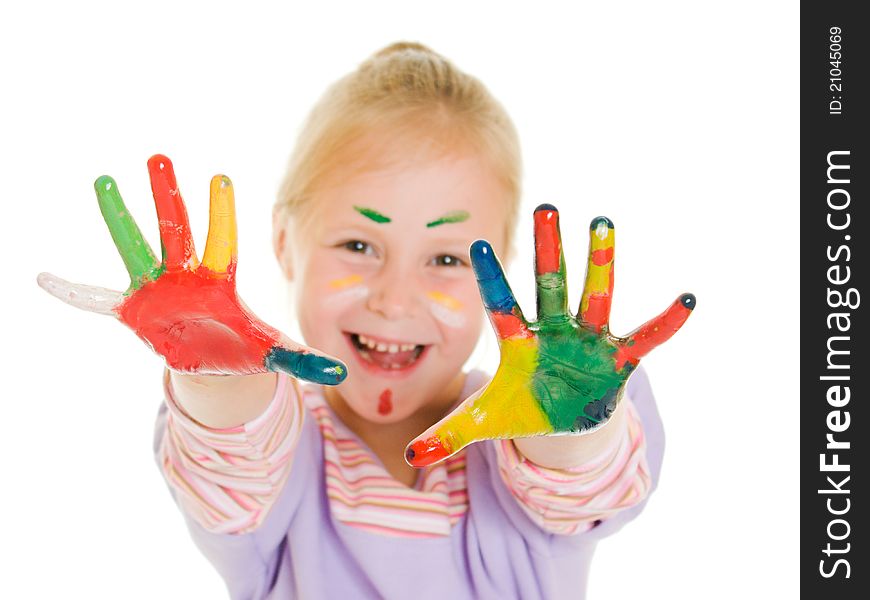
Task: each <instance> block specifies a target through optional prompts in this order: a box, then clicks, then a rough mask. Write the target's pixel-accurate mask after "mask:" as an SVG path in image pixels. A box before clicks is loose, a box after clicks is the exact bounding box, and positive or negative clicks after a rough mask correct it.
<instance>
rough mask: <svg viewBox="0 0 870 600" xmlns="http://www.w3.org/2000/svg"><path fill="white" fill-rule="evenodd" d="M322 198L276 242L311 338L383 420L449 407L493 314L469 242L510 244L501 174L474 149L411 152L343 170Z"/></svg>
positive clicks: (346, 394) (360, 407) (354, 404)
mask: <svg viewBox="0 0 870 600" xmlns="http://www.w3.org/2000/svg"><path fill="white" fill-rule="evenodd" d="M339 171H340V169H339ZM312 202H314V203H315V205H314V207H312V209H311V210H313V211H315V212H314V215H313V216H312V218H311V219H310V223H311V225H310V227H308V228H307V229H306V230H305V231H303V232H301V233H300V232H298V231H297V232H296V236H295V237H296V238H297V239H287V243H285V244H279V248H278V252H279V258H280V260H281V262H282V264H283V265H284V267H285V271H286V272H287V273H288V276H290V277H291V278H292V279H293V280H294V281H295V283H296V285H295V289H296V301H297V308H298V317H299V323H300V327H301V330H302V334H303V336H304V338H305V342H306V343H307V344H308V345H310V346H312V347H314V348H317V349H319V350H321V351H323V352H326V353H328V354H331V355H333V356H337V357H339V358H341V359H342V360H343V361H344V362H345V363H346V364H347V366H348V377H347V379H346V380H345V382H344V383H342V384H341V385H340V386H339V387H338V388H336V390H335V391H336V392H337V394H340V396H341V399H343V400H344V402H345V403H346V404H347V406H348V407H350V409H352V410H353V411H354V412H356V413H357V415H359V416H360V417H362V418H364V419H366V420H368V421H372V422H376V423H378V422H379V423H395V422H398V421H401V420H403V419H406V418H408V417H410V416H412V415H414V414H415V413H418V411H421V410H422V411H424V412H425V411H426V410H427V409H428V410H431V409H432V407H433V406H441V407H445V408H446V407H447V406H449V405H450V404H451V403H452V401H453V400H455V395H456V393H457V392H458V389H459V385H460V384H461V381H462V373H461V368H462V365H463V363H464V362H465V361H466V360H467V359H468V357H469V356H470V354H471V352H472V350H473V349H474V346H475V344H476V342H477V340H478V337H479V336H480V332H481V326H482V323H483V317H484V314H483V310H482V303H481V300H480V296H479V294H478V291H477V284H476V282H475V279H474V273H473V271H472V269H471V265H470V264H469V259H468V247H469V245H470V244H471V243H472V242H473V241H474V240H476V239H479V238H483V239H486V240H488V241H489V242H490V243H491V244H492V246H493V248H494V249H495V250H496V252H498V253H503V252H504V244H505V240H504V215H505V210H506V206H507V197H506V192H505V191H504V189H503V187H502V185H501V184H500V182H499V181H498V179H497V178H496V177H495V176H494V175H493V174H492V172H491V170H490V168H489V167H488V166H487V165H486V164H485V163H484V162H483V161H482V160H480V159H478V158H476V157H475V156H474V155H473V154H465V153H463V154H458V155H448V156H445V157H441V158H437V159H433V158H431V157H429V158H421V157H417V158H413V157H412V158H406V159H404V160H402V161H400V162H398V163H394V164H392V165H390V166H389V167H385V168H383V169H380V170H373V171H365V172H362V173H356V174H349V173H342V172H335V173H333V175H332V176H331V177H330V178H329V182H327V183H326V184H324V185H322V186H320V191H318V192H317V193H316V195H315V197H314V198H313V199H312ZM280 226H281V227H286V226H285V225H280ZM290 235H291V234H290V233H289V231H288V233H287V237H288V238H289V236H290ZM281 237H283V236H281V235H280V232H279V238H281ZM450 396H452V397H450Z"/></svg>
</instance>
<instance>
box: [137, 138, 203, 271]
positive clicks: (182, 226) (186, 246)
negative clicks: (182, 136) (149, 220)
mask: <svg viewBox="0 0 870 600" xmlns="http://www.w3.org/2000/svg"><path fill="white" fill-rule="evenodd" d="M148 174H149V176H150V177H151V192H152V193H153V194H154V205H155V206H156V207H157V222H158V224H159V226H160V245H161V246H162V247H163V265H164V266H165V267H166V269H167V270H168V271H177V270H180V269H193V268H195V267H196V250H195V249H194V246H193V237H192V236H191V234H190V222H189V221H188V219H187V209H186V208H185V207H184V200H182V198H181V192H180V191H179V190H178V183H177V182H176V180H175V170H174V169H173V168H172V161H170V160H169V159H168V158H167V157H165V156H163V155H162V154H155V155H154V156H152V157H151V158H149V159H148Z"/></svg>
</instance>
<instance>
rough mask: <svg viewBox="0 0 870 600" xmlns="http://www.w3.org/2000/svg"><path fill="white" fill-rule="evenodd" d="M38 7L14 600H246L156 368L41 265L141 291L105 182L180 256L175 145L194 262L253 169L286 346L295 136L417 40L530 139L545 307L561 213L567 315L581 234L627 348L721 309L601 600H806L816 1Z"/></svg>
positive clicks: (686, 361) (12, 187)
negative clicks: (806, 162) (660, 467)
mask: <svg viewBox="0 0 870 600" xmlns="http://www.w3.org/2000/svg"><path fill="white" fill-rule="evenodd" d="M15 4H16V6H15V8H11V9H10V8H3V9H2V11H3V14H2V15H0V50H2V57H3V58H2V63H0V68H2V71H3V75H2V81H0V86H2V94H0V103H2V111H0V119H2V133H0V137H2V157H0V158H2V163H0V172H2V179H3V186H4V193H3V198H2V206H3V208H2V210H3V214H4V219H3V237H2V248H3V255H4V259H5V260H4V263H5V265H6V266H5V269H4V271H5V277H4V281H3V283H2V286H3V289H2V297H3V299H2V303H3V316H4V326H3V328H2V340H3V344H2V352H3V357H2V359H3V364H4V369H3V371H4V379H5V383H6V385H5V390H4V393H3V397H4V398H3V410H4V413H5V414H4V417H5V418H4V432H3V434H2V436H0V438H2V445H3V447H2V456H3V473H4V475H3V484H2V487H3V493H2V502H3V508H2V514H3V517H4V526H3V531H2V534H0V538H2V540H3V542H2V546H3V549H4V555H5V558H4V560H3V563H4V564H3V572H4V574H3V584H2V586H3V590H4V591H3V595H4V596H5V597H9V598H13V597H14V598H23V597H34V598H35V597H39V598H49V597H89V598H121V597H123V598H155V597H162V598H221V597H224V592H223V584H222V582H221V581H220V580H219V578H218V576H217V575H216V574H215V572H214V571H213V570H212V568H211V567H210V565H209V564H208V563H207V562H206V561H205V560H204V559H203V558H202V557H201V556H200V555H199V554H198V552H197V550H196V549H195V547H194V546H193V543H192V542H191V541H190V540H189V539H188V537H187V532H186V530H185V528H184V526H183V523H182V519H181V517H180V515H179V513H178V511H177V510H176V508H175V506H174V505H173V504H172V502H171V500H170V497H169V494H168V493H167V491H166V489H165V486H164V483H163V481H162V480H161V478H160V476H159V474H158V471H157V468H156V467H155V465H154V463H153V459H152V454H151V449H150V448H151V435H152V426H153V419H154V415H155V413H156V410H157V406H158V403H159V402H160V397H161V392H160V374H161V361H160V360H159V359H158V358H157V357H156V356H154V355H152V354H150V353H149V352H148V351H147V350H146V349H145V348H144V347H143V346H142V344H141V342H139V341H138V340H137V339H136V338H135V337H134V336H133V335H132V334H131V333H130V332H129V331H128V330H126V329H125V328H124V327H122V326H121V325H120V324H118V323H117V322H113V320H112V319H109V318H106V317H101V316H98V315H91V314H86V313H83V312H78V311H76V310H75V309H73V308H70V307H68V306H65V305H63V304H61V303H59V302H58V301H56V300H54V299H53V298H51V297H49V296H48V295H47V294H45V293H44V292H42V291H41V290H39V289H38V288H37V286H36V283H35V279H36V274H37V273H38V272H40V271H43V270H45V271H51V272H53V273H56V274H58V275H60V276H62V277H65V278H68V279H70V280H73V281H79V282H83V283H90V284H95V285H102V286H106V287H112V288H115V289H123V288H125V287H126V283H127V282H126V274H125V271H124V268H123V266H122V263H121V261H120V259H119V258H118V256H117V255H116V254H115V249H114V247H113V245H112V242H111V239H110V237H109V235H108V232H107V231H106V229H105V227H104V225H103V223H102V222H101V219H100V215H99V211H98V209H97V204H96V200H95V198H94V195H93V190H92V183H93V180H94V179H95V178H96V177H97V176H99V175H101V174H104V173H107V174H111V175H112V176H114V177H115V179H116V180H117V181H118V183H119V186H120V189H121V191H122V193H123V194H124V197H125V199H126V201H127V204H128V206H129V208H130V210H131V211H132V212H133V213H134V215H135V216H136V219H137V220H138V222H139V224H140V226H141V228H142V229H143V231H144V232H145V234H146V236H147V237H149V239H150V240H151V242H152V245H153V246H154V247H155V248H159V242H158V240H157V235H156V232H157V226H156V220H155V217H154V212H153V203H152V200H151V198H150V192H149V190H150V188H149V184H148V178H147V171H146V168H145V161H146V160H147V158H148V157H149V156H150V155H151V154H153V153H156V152H163V153H165V154H167V155H169V156H170V157H171V158H172V159H173V161H174V162H175V166H176V172H177V174H178V178H179V183H180V185H181V187H182V190H183V191H184V193H185V198H186V200H187V203H188V209H189V212H190V216H191V220H192V225H193V228H194V232H195V235H196V239H197V244H198V247H199V248H200V249H202V247H203V243H204V239H205V232H206V227H207V213H208V208H207V203H208V183H209V179H210V177H211V176H212V175H213V174H215V173H226V174H228V175H229V176H231V177H232V179H233V181H234V183H235V188H236V196H237V203H238V211H239V216H238V222H239V229H240V231H239V236H240V240H241V250H240V270H239V289H240V294H241V295H242V297H243V298H245V299H246V301H247V302H248V304H249V305H251V306H252V307H253V308H254V310H256V311H257V313H258V314H259V315H260V316H261V317H263V318H264V319H265V320H267V321H269V322H271V323H273V324H274V325H276V326H278V327H281V328H283V329H284V330H286V331H288V332H289V333H291V334H292V333H293V332H294V329H293V326H292V321H291V312H290V311H289V310H288V308H287V294H286V291H285V290H284V288H283V284H282V280H281V276H280V273H279V270H278V268H277V265H276V263H275V261H274V259H273V258H272V255H271V248H270V207H271V204H272V202H273V201H274V198H275V193H276V190H277V187H278V183H279V181H280V178H281V176H282V173H283V168H284V166H285V164H286V161H287V158H288V156H289V154H290V151H291V148H292V146H293V142H294V139H295V134H296V132H297V131H298V128H299V127H300V125H301V123H302V121H303V119H304V117H305V115H306V113H307V111H308V110H309V108H310V107H311V105H312V104H313V103H314V101H315V100H316V99H317V97H318V96H319V95H320V94H321V93H322V92H323V90H324V89H325V87H326V86H327V85H328V84H329V83H330V82H332V81H333V80H335V79H336V78H338V77H339V76H341V75H343V74H344V73H346V72H348V71H350V70H351V69H353V68H354V67H355V66H356V65H357V64H358V63H359V62H361V61H362V60H363V59H365V58H366V57H367V56H368V55H369V54H371V53H372V52H374V51H375V50H378V49H379V48H381V47H382V46H384V45H386V44H388V43H390V42H392V41H396V40H401V39H406V40H417V41H421V42H423V43H425V44H427V45H430V46H431V47H432V48H434V49H435V50H437V51H439V52H441V53H442V54H444V55H446V56H447V57H449V58H451V59H453V60H454V61H455V62H456V63H457V65H458V66H459V67H460V68H462V69H464V70H466V71H468V72H470V73H472V74H475V75H476V76H478V77H480V78H481V79H482V80H483V81H484V82H485V83H486V84H487V85H488V86H489V88H490V89H491V90H492V91H493V93H494V94H495V95H496V96H497V97H498V98H499V99H500V100H501V101H502V102H503V104H504V105H505V106H506V108H507V110H508V111H509V113H510V114H511V115H512V117H513V119H514V120H515V122H516V125H517V127H518V129H519V132H520V138H521V141H522V144H523V151H524V158H525V167H526V168H525V194H524V198H525V200H524V208H523V214H522V220H521V222H520V229H519V232H518V250H519V257H518V259H517V260H516V261H515V262H514V264H513V267H512V269H511V272H510V274H509V277H510V279H511V282H512V285H513V287H514V289H515V290H516V291H517V293H518V296H519V299H520V302H521V303H522V304H523V305H524V306H526V307H527V310H528V312H529V313H531V312H532V311H533V309H532V306H533V302H534V300H533V289H532V283H533V276H532V268H531V250H532V244H531V218H530V216H531V210H532V208H533V207H534V206H535V205H537V204H539V203H541V202H550V203H553V204H556V205H557V206H558V207H559V208H560V209H561V211H562V232H563V236H564V238H565V245H566V250H567V261H568V267H569V273H570V275H571V281H572V284H573V285H572V289H573V292H574V294H573V296H572V298H571V302H572V305H574V306H576V303H577V301H578V300H579V294H580V285H581V283H582V273H583V268H584V261H585V258H584V256H585V249H586V244H587V234H586V230H587V229H586V228H587V224H588V222H589V220H590V219H591V218H592V217H594V216H596V215H598V214H605V215H607V216H609V217H611V218H612V219H613V220H614V221H615V223H616V225H617V232H618V246H617V247H618V261H617V264H618V271H617V284H616V297H615V301H614V306H613V321H612V325H613V330H614V331H615V332H617V333H625V332H627V331H629V330H630V329H632V328H634V327H635V326H637V325H638V324H640V323H641V322H643V321H645V320H646V319H647V318H649V317H651V316H653V315H654V314H658V312H660V311H661V310H662V309H663V308H665V307H666V306H667V305H668V304H669V303H670V302H671V301H672V300H673V299H674V298H675V297H676V296H677V294H678V293H680V292H682V291H693V292H694V293H695V294H696V295H697V297H698V308H697V310H696V311H695V314H694V315H693V316H692V318H691V319H690V321H689V322H688V323H687V325H686V327H685V328H684V329H683V331H681V332H680V333H679V334H678V335H677V336H676V337H675V338H674V339H673V340H671V341H670V342H669V343H668V344H667V345H666V346H663V347H662V348H660V349H659V350H657V351H656V352H654V353H653V354H652V355H651V356H650V357H649V358H647V359H645V360H644V363H645V365H646V367H647V369H648V371H649V373H650V376H651V379H652V383H653V387H654V390H655V392H656V395H657V398H658V403H659V409H660V411H661V413H662V417H663V419H664V423H665V427H666V431H667V436H668V437H667V453H666V457H665V463H664V471H663V474H662V478H661V482H660V486H659V489H658V491H657V492H656V493H655V494H654V495H653V497H652V498H651V500H650V502H649V505H648V507H647V509H646V511H645V513H644V514H643V515H642V516H641V518H639V519H638V520H636V521H635V522H633V523H632V524H631V525H629V526H627V527H626V528H625V529H624V530H623V531H622V532H621V533H620V534H618V535H617V536H615V537H613V538H611V539H608V540H606V541H605V542H603V543H601V545H600V546H599V549H598V552H597V554H596V557H595V560H594V565H593V569H592V574H591V583H590V590H589V597H590V598H592V599H593V600H594V599H600V598H634V597H637V596H638V595H641V594H646V595H648V596H649V597H670V598H699V597H703V598H732V597H735V596H738V595H739V596H746V597H753V598H762V597H776V598H788V597H796V594H797V557H798V548H797V544H798V511H799V503H798V499H797V483H798V458H797V441H798V385H797V378H796V373H797V370H798V365H799V362H798V326H797V319H798V308H799V297H798V283H799V271H798V224H799V219H798V145H799V144H798V133H799V131H798V107H799V100H798V82H799V77H798V7H797V3H786V2H775V3H774V2H763V3H761V2H730V3H728V4H727V5H723V4H721V3H719V4H718V7H717V6H714V5H713V4H701V3H697V2H668V3H663V2H655V3H648V2H638V3H634V4H625V3H600V2H595V3H588V4H584V5H578V4H576V3H570V4H569V3H565V4H546V3H540V2H538V3H535V4H532V3H530V2H527V3H523V4H512V5H510V6H508V5H506V4H505V3H480V2H468V1H465V2H457V3H452V2H443V1H442V2H430V3H425V4H424V3H407V2H405V3H398V2H397V3H392V4H390V3H385V2H372V1H367V2H361V3H353V4H352V3H347V4H343V5H342V4H332V3H325V2H318V3H317V6H316V7H314V6H310V5H309V6H306V7H304V8H301V7H296V8H290V7H289V6H285V7H284V8H280V9H279V8H275V7H267V6H261V5H259V4H257V3H251V2H249V3H246V7H245V8H241V3H238V2H236V3H220V2H211V3H209V4H208V7H207V8H206V7H205V4H203V7H201V8H195V7H193V6H190V7H184V6H181V5H179V3H168V2H158V1H151V2H147V3H142V5H141V6H140V7H138V8H133V7H130V6H127V4H128V3H118V2H106V3H103V4H98V3H95V2H65V3H60V2H57V3H38V4H37V3H30V4H27V7H26V8H23V7H24V6H25V3H15ZM311 4H313V3H311ZM6 6H9V4H7V5H6ZM487 335H489V332H487ZM488 347H489V350H490V351H492V350H493V348H494V344H493V343H490V344H488ZM491 360H492V357H491V356H489V357H488V358H485V359H483V361H484V364H490V363H489V362H487V361H490V362H491ZM324 573H326V574H328V567H327V566H324Z"/></svg>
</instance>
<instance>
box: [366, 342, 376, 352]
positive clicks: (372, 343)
mask: <svg viewBox="0 0 870 600" xmlns="http://www.w3.org/2000/svg"><path fill="white" fill-rule="evenodd" d="M366 346H368V347H369V348H371V349H372V350H374V349H375V342H374V341H373V340H366Z"/></svg>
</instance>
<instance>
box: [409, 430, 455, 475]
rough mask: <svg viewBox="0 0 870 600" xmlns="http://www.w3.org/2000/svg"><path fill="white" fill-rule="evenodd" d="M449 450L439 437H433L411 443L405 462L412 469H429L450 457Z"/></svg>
mask: <svg viewBox="0 0 870 600" xmlns="http://www.w3.org/2000/svg"><path fill="white" fill-rule="evenodd" d="M450 454H451V452H450V449H449V448H447V447H446V446H445V445H444V444H443V443H442V442H441V439H440V438H438V436H436V435H433V436H431V437H428V438H426V439H423V440H417V441H416V442H413V443H411V444H410V445H409V446H408V447H407V448H406V449H405V461H407V463H408V464H409V465H411V466H412V467H418V468H420V467H428V466H429V465H432V464H435V463H437V462H438V461H440V460H444V459H445V458H447V457H448V456H450Z"/></svg>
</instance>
